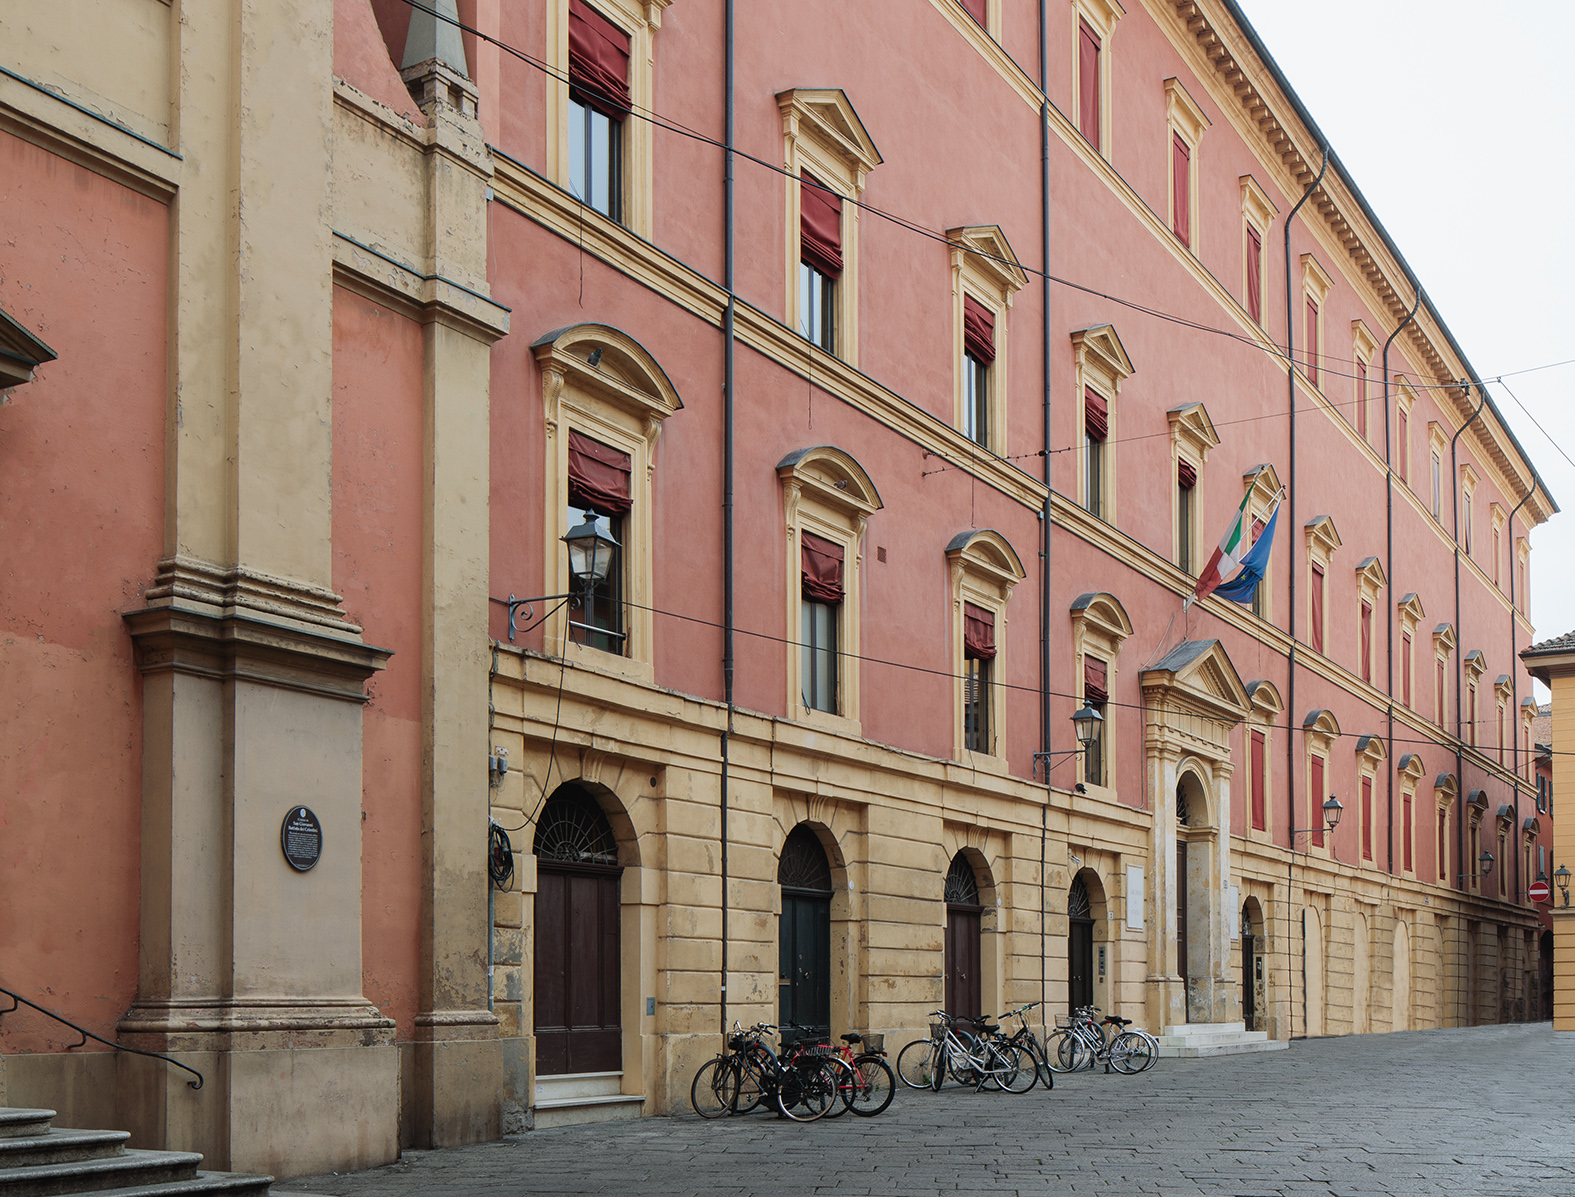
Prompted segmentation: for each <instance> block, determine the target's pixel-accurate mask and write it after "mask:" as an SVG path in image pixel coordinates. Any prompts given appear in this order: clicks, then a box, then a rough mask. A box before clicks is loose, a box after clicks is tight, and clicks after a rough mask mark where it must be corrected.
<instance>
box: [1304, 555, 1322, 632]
mask: <svg viewBox="0 0 1575 1197" xmlns="http://www.w3.org/2000/svg"><path fill="white" fill-rule="evenodd" d="M1307 597H1308V599H1309V600H1311V605H1312V626H1311V628H1309V629H1308V633H1307V642H1308V643H1309V644H1311V645H1312V647H1313V651H1314V652H1320V653H1321V652H1323V570H1322V569H1320V568H1319V567H1318V566H1316V565H1315V566H1313V567H1312V585H1311V586H1310V587H1308V595H1307Z"/></svg>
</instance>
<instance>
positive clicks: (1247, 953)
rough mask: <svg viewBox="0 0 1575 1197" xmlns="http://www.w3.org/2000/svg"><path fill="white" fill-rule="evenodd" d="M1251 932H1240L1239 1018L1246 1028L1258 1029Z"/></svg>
mask: <svg viewBox="0 0 1575 1197" xmlns="http://www.w3.org/2000/svg"><path fill="white" fill-rule="evenodd" d="M1254 943H1255V941H1254V939H1253V937H1252V932H1251V931H1249V930H1247V929H1246V928H1243V929H1242V933H1241V1020H1242V1022H1244V1023H1245V1024H1246V1025H1247V1030H1249V1031H1256V1030H1257V1029H1258V1003H1257V993H1258V987H1257V986H1256V985H1255V984H1254V983H1253V976H1252V960H1253V955H1254V953H1255V952H1256V948H1255V947H1254V946H1253V945H1254Z"/></svg>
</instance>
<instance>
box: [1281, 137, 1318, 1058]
mask: <svg viewBox="0 0 1575 1197" xmlns="http://www.w3.org/2000/svg"><path fill="white" fill-rule="evenodd" d="M1328 169H1329V147H1328V146H1324V147H1323V164H1322V165H1321V166H1319V167H1318V175H1317V177H1316V178H1315V179H1313V181H1312V182H1311V183H1310V184H1309V185H1308V187H1307V190H1306V191H1304V192H1303V193H1302V198H1301V199H1299V200H1297V201H1296V206H1295V207H1294V208H1292V209H1291V210H1290V212H1289V213H1288V214H1287V215H1286V217H1285V363H1286V369H1285V385H1286V390H1287V391H1288V392H1289V394H1290V408H1291V411H1290V415H1291V447H1290V453H1291V462H1290V475H1289V482H1288V484H1287V486H1286V488H1285V498H1286V501H1287V502H1288V503H1289V504H1290V507H1291V515H1290V527H1291V528H1293V529H1294V528H1295V527H1296V355H1295V352H1294V350H1295V348H1296V312H1295V309H1294V308H1292V306H1291V221H1292V220H1294V219H1295V217H1296V214H1297V213H1298V212H1300V211H1301V210H1302V205H1303V204H1305V203H1306V202H1307V201H1308V200H1310V199H1311V198H1312V193H1313V192H1314V191H1317V190H1318V184H1319V183H1322V182H1323V172H1324V171H1326V170H1328ZM1294 536H1295V533H1294V532H1293V533H1292V537H1293V538H1294ZM1285 572H1286V575H1287V576H1288V578H1289V579H1290V581H1289V584H1288V585H1287V586H1286V588H1285V591H1286V594H1285V628H1286V630H1287V631H1288V632H1289V633H1290V637H1291V648H1290V651H1289V652H1288V653H1286V658H1285V659H1286V679H1285V783H1286V784H1285V793H1286V805H1287V806H1288V807H1289V808H1290V818H1289V820H1288V821H1287V823H1286V827H1287V829H1288V832H1287V843H1288V844H1289V845H1290V849H1291V852H1290V859H1289V860H1288V861H1287V862H1286V865H1285V925H1286V926H1287V927H1289V926H1290V921H1291V920H1290V911H1291V902H1292V901H1293V900H1294V899H1293V897H1292V895H1291V887H1292V886H1293V885H1294V884H1295V874H1296V552H1295V550H1294V549H1288V550H1286V553H1285ZM1313 809H1314V810H1317V809H1318V806H1317V803H1316V802H1315V803H1314V805H1313ZM1290 947H1291V937H1290V936H1289V935H1287V936H1286V937H1285V949H1286V955H1287V956H1289V955H1290ZM1306 955H1307V924H1306V920H1305V919H1303V921H1302V956H1303V957H1304V958H1305V957H1306ZM1286 963H1287V964H1289V963H1290V961H1289V960H1287V961H1286ZM1306 994H1307V981H1306V978H1305V977H1304V978H1303V979H1302V999H1303V1001H1305V1000H1306ZM1290 1009H1291V1013H1290V1021H1291V1026H1290V1033H1292V1034H1294V1033H1295V1031H1296V1003H1294V1002H1292V1003H1291V1007H1290ZM1302 1021H1303V1024H1304V1029H1305V1023H1306V1018H1305V1017H1303V1020H1302Z"/></svg>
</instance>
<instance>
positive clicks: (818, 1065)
mask: <svg viewBox="0 0 1575 1197" xmlns="http://www.w3.org/2000/svg"><path fill="white" fill-rule="evenodd" d="M774 1030H776V1027H774V1026H772V1025H771V1024H770V1023H763V1022H761V1023H756V1024H755V1025H754V1026H753V1027H751V1028H750V1029H749V1030H747V1031H745V1030H744V1029H743V1028H742V1027H741V1026H739V1024H738V1023H737V1022H734V1024H733V1034H732V1035H730V1036H728V1040H727V1048H728V1050H727V1052H725V1053H724V1054H723V1055H720V1056H716V1057H714V1058H713V1059H710V1060H707V1061H706V1062H705V1063H704V1064H702V1065H701V1066H700V1069H699V1071H697V1072H696V1073H695V1077H694V1080H693V1082H691V1083H690V1086H689V1103H690V1105H692V1106H693V1107H694V1111H695V1113H696V1114H698V1115H700V1117H702V1118H707V1119H710V1118H720V1117H722V1116H723V1115H724V1114H726V1115H733V1114H744V1113H748V1112H749V1111H750V1110H753V1109H755V1108H756V1107H757V1106H759V1105H762V1104H764V1103H766V1102H771V1103H772V1104H774V1105H775V1107H776V1108H777V1110H779V1111H780V1112H781V1113H782V1114H783V1115H784V1116H785V1117H787V1118H791V1119H793V1120H794V1121H795V1122H813V1121H814V1120H815V1119H817V1118H823V1117H825V1115H826V1114H827V1113H828V1111H829V1110H830V1109H831V1107H832V1106H833V1105H836V1104H839V1093H840V1084H841V1081H840V1077H839V1076H838V1074H837V1072H835V1071H834V1070H833V1068H832V1067H831V1066H830V1065H829V1063H828V1058H827V1057H825V1056H821V1055H814V1054H811V1053H809V1052H798V1053H794V1054H793V1055H792V1057H791V1058H790V1059H788V1060H783V1059H779V1058H778V1056H777V1054H776V1053H775V1052H773V1051H772V1050H771V1048H770V1047H769V1046H768V1045H767V1044H766V1042H765V1036H766V1035H767V1034H769V1033H770V1032H772V1031H774Z"/></svg>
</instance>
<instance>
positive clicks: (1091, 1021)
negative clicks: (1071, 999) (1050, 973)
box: [1046, 1006, 1159, 1076]
mask: <svg viewBox="0 0 1575 1197" xmlns="http://www.w3.org/2000/svg"><path fill="white" fill-rule="evenodd" d="M1131 1022H1132V1020H1131V1019H1129V1018H1120V1017H1118V1016H1116V1015H1109V1016H1107V1017H1105V1018H1104V1019H1100V1017H1099V1011H1098V1010H1097V1009H1095V1008H1094V1007H1093V1006H1083V1007H1081V1008H1080V1009H1078V1010H1076V1011H1074V1012H1073V1014H1072V1016H1071V1017H1070V1018H1068V1019H1066V1020H1065V1022H1064V1024H1062V1022H1061V1020H1057V1023H1058V1025H1057V1032H1056V1035H1054V1036H1052V1040H1053V1041H1054V1043H1055V1048H1056V1051H1055V1060H1056V1063H1055V1064H1054V1065H1052V1066H1051V1067H1052V1068H1053V1069H1054V1070H1055V1071H1057V1072H1076V1071H1078V1070H1079V1069H1082V1068H1090V1069H1091V1068H1093V1066H1094V1065H1095V1064H1103V1065H1104V1066H1105V1071H1106V1072H1107V1073H1108V1072H1109V1071H1110V1070H1111V1069H1112V1068H1114V1069H1115V1070H1116V1071H1117V1072H1119V1073H1123V1074H1125V1075H1129V1076H1130V1075H1131V1074H1133V1073H1136V1072H1143V1071H1144V1070H1146V1069H1149V1068H1152V1067H1153V1066H1154V1062H1155V1060H1157V1059H1158V1056H1159V1044H1158V1042H1157V1041H1156V1040H1155V1039H1154V1038H1153V1037H1152V1036H1150V1035H1148V1034H1146V1033H1145V1032H1142V1031H1127V1030H1121V1029H1120V1028H1123V1027H1126V1026H1129V1025H1131ZM1106 1027H1115V1028H1117V1031H1118V1033H1117V1034H1116V1036H1115V1037H1114V1038H1113V1039H1108V1040H1107V1038H1106ZM1046 1047H1047V1049H1048V1047H1049V1045H1048V1044H1047V1045H1046Z"/></svg>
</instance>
